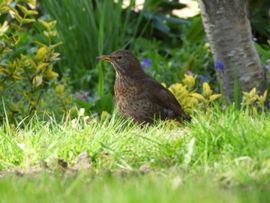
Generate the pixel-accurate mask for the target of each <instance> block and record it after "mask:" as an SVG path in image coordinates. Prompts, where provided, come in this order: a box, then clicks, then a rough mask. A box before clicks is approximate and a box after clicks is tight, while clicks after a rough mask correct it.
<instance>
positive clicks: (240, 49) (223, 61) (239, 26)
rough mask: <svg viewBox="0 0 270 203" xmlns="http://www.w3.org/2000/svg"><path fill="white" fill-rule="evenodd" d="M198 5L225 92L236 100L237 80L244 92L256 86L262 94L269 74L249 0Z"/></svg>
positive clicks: (210, 0) (207, 0)
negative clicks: (256, 38)
mask: <svg viewBox="0 0 270 203" xmlns="http://www.w3.org/2000/svg"><path fill="white" fill-rule="evenodd" d="M199 4H200V8H201V13H202V19H203V24H204V28H205V31H206V33H207V36H208V39H209V42H210V46H211V50H212V52H213V55H214V61H215V65H216V71H217V75H218V78H219V80H220V82H221V85H222V90H223V94H224V95H225V96H226V97H227V98H229V99H230V100H232V99H233V91H234V82H238V83H239V85H240V89H241V91H249V90H251V89H252V88H253V87H255V88H256V89H257V90H258V91H259V92H260V93H262V92H263V91H264V90H265V89H266V77H265V71H264V69H263V67H262V65H261V64H260V59H259V56H258V54H257V52H256V49H255V46H254V43H253V41H252V33H251V26H250V22H249V19H248V0H199ZM236 78H237V79H236Z"/></svg>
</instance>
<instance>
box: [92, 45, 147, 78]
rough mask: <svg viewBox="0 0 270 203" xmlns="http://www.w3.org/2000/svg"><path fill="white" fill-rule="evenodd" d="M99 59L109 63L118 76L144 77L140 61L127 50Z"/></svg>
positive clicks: (102, 56)
mask: <svg viewBox="0 0 270 203" xmlns="http://www.w3.org/2000/svg"><path fill="white" fill-rule="evenodd" d="M97 59H99V60H102V61H109V62H110V63H111V64H112V65H113V67H114V69H115V71H116V72H117V74H121V75H126V76H131V77H132V76H134V77H135V76H139V75H144V72H143V70H142V68H141V64H140V62H139V60H138V59H137V58H136V57H135V56H134V55H133V54H132V53H131V52H130V51H127V50H120V51H115V52H113V53H112V54H110V55H101V56H99V57H97Z"/></svg>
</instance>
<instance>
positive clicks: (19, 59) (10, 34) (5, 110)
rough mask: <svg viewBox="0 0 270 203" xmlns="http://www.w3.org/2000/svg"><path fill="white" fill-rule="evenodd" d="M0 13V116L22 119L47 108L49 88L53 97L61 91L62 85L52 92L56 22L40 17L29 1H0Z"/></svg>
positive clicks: (2, 117)
mask: <svg viewBox="0 0 270 203" xmlns="http://www.w3.org/2000/svg"><path fill="white" fill-rule="evenodd" d="M31 8H33V9H31ZM0 13H1V18H0V19H1V22H0V23H1V27H0V36H1V42H0V43H1V44H0V45H1V48H0V95H1V101H0V108H1V111H0V119H1V120H3V119H4V118H5V117H6V116H8V118H9V119H10V120H16V119H19V120H21V119H24V118H25V117H27V116H30V115H31V114H33V113H34V112H42V111H43V110H44V109H46V108H45V106H47V105H48V104H49V103H50V102H51V101H50V99H51V98H48V94H47V93H48V92H49V91H50V92H53V94H54V96H52V97H54V98H57V97H58V96H57V95H59V96H60V95H61V94H64V88H62V89H63V91H61V92H60V91H58V92H57V91H54V87H56V86H57V85H60V84H57V83H56V78H57V77H58V73H57V72H55V71H54V64H55V63H56V62H57V61H58V60H59V53H57V52H56V51H55V48H56V47H57V46H59V45H60V44H59V43H54V38H55V36H56V34H57V33H56V31H55V30H54V28H55V24H56V22H55V21H49V20H46V19H43V18H39V14H38V12H37V10H35V4H32V3H17V2H16V1H13V2H9V1H6V2H2V3H1V4H0ZM57 88H58V89H59V87H57ZM51 94H52V93H51ZM65 99H66V101H65V102H64V103H65V104H67V100H68V98H65ZM57 107H59V106H57V105H55V108H52V109H50V110H51V111H52V112H55V110H56V109H57Z"/></svg>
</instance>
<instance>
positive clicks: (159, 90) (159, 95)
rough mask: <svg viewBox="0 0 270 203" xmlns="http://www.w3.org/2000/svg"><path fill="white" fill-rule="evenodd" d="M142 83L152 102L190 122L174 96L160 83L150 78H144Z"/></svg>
mask: <svg viewBox="0 0 270 203" xmlns="http://www.w3.org/2000/svg"><path fill="white" fill-rule="evenodd" d="M142 82H143V86H144V88H148V91H147V92H148V94H149V98H151V100H152V102H154V103H157V104H158V105H160V106H162V107H164V108H166V109H170V110H172V111H173V112H175V113H177V114H179V116H180V117H182V118H184V119H186V120H190V116H189V115H187V114H186V113H185V112H184V110H183V109H182V107H181V105H180V104H179V102H178V101H177V99H176V98H175V96H174V95H173V94H172V93H171V92H170V91H169V90H168V89H167V88H165V87H163V86H162V85H161V84H160V83H158V82H157V81H155V80H153V79H152V78H150V77H149V78H145V79H144V80H143V81H142Z"/></svg>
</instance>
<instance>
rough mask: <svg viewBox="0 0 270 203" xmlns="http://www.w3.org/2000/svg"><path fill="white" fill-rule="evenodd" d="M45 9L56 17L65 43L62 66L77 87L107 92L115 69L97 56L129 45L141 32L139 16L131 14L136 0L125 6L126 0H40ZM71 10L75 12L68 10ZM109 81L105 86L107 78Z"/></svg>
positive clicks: (60, 35) (62, 47) (101, 92)
mask: <svg viewBox="0 0 270 203" xmlns="http://www.w3.org/2000/svg"><path fill="white" fill-rule="evenodd" d="M41 4H42V6H44V8H45V10H46V11H47V12H48V13H49V14H50V15H51V16H52V17H53V18H54V19H56V20H57V22H58V24H57V30H58V33H59V37H60V39H61V41H63V43H64V44H63V46H61V47H60V49H59V51H60V52H61V53H62V54H63V58H62V60H61V61H60V67H59V68H60V70H61V71H64V70H66V69H69V72H70V76H71V79H72V82H73V85H74V87H75V88H77V89H89V88H90V89H94V88H97V90H98V96H100V97H102V96H103V95H104V94H108V92H110V90H109V91H108V89H106V87H110V88H111V86H112V84H113V75H114V72H113V69H111V68H108V69H107V70H106V71H105V67H108V65H106V64H105V65H104V64H101V63H99V64H97V62H98V61H97V60H96V57H97V56H98V55H101V54H106V53H107V54H108V53H111V52H112V51H115V50H116V49H123V48H125V47H126V46H127V45H129V44H130V43H131V42H132V41H133V39H134V37H135V36H136V35H137V33H138V29H137V24H138V21H139V20H140V17H138V18H136V19H135V18H133V17H132V8H134V5H135V4H134V1H131V2H130V4H129V5H128V7H127V8H126V9H123V8H122V7H123V1H117V2H114V1H107V0H93V1H89V0H77V1H74V0H65V1H55V0H46V1H41ZM67 11H72V12H67ZM105 78H106V84H109V85H107V86H105V87H104V80H105Z"/></svg>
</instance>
